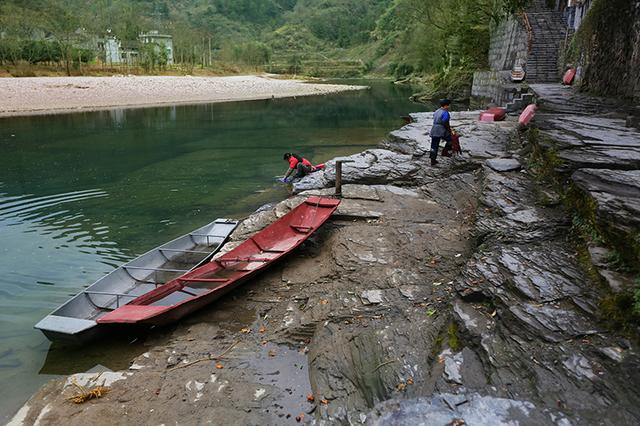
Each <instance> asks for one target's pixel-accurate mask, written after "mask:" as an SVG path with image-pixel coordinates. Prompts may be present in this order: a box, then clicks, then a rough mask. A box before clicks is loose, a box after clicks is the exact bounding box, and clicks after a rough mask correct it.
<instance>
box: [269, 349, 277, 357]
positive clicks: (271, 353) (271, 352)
mask: <svg viewBox="0 0 640 426" xmlns="http://www.w3.org/2000/svg"><path fill="white" fill-rule="evenodd" d="M276 354H277V352H276V351H275V350H273V349H271V350H270V351H269V356H270V357H274V356H276Z"/></svg>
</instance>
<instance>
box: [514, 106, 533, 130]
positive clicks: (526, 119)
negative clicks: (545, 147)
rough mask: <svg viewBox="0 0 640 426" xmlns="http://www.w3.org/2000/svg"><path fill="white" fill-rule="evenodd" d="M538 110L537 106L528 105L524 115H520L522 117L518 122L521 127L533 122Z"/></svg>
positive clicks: (523, 112)
mask: <svg viewBox="0 0 640 426" xmlns="http://www.w3.org/2000/svg"><path fill="white" fill-rule="evenodd" d="M536 109H538V107H537V106H536V104H529V105H527V107H526V108H525V109H524V111H522V114H520V117H519V118H518V122H519V123H520V125H521V126H527V125H528V124H529V123H530V122H531V120H533V117H535V115H536Z"/></svg>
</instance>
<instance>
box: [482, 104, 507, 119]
mask: <svg viewBox="0 0 640 426" xmlns="http://www.w3.org/2000/svg"><path fill="white" fill-rule="evenodd" d="M506 116H507V110H506V109H504V108H500V107H494V108H489V109H488V110H486V111H483V112H481V113H480V121H502V120H504V118H505V117H506Z"/></svg>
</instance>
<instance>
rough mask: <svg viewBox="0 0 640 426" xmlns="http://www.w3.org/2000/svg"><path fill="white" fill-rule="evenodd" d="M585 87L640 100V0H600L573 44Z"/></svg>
mask: <svg viewBox="0 0 640 426" xmlns="http://www.w3.org/2000/svg"><path fill="white" fill-rule="evenodd" d="M572 50H573V52H572V56H573V59H574V60H575V61H576V62H577V63H578V64H580V65H582V88H583V89H585V90H588V91H590V92H593V93H597V94H601V95H604V96H616V97H622V98H627V99H635V100H640V72H639V71H638V70H640V0H596V1H594V3H593V5H592V7H591V9H590V10H589V13H588V14H587V17H586V18H585V20H584V22H583V24H582V26H581V27H580V29H579V30H578V32H577V33H576V35H575V37H574V40H573V46H572Z"/></svg>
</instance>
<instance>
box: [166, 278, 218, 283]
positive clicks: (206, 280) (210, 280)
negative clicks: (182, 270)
mask: <svg viewBox="0 0 640 426" xmlns="http://www.w3.org/2000/svg"><path fill="white" fill-rule="evenodd" d="M178 281H181V282H194V283H226V282H227V281H229V278H178Z"/></svg>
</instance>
